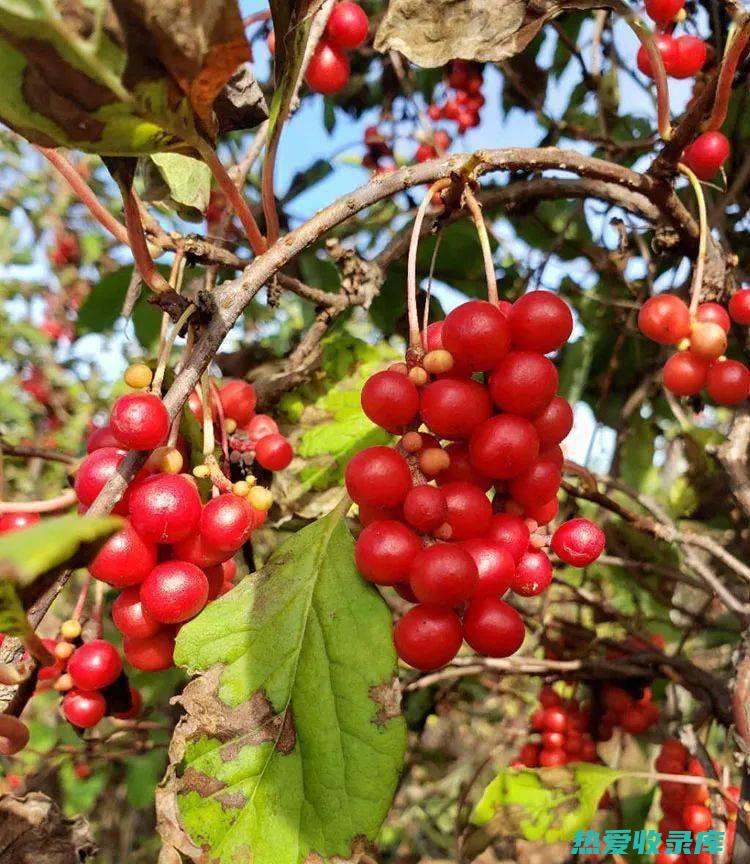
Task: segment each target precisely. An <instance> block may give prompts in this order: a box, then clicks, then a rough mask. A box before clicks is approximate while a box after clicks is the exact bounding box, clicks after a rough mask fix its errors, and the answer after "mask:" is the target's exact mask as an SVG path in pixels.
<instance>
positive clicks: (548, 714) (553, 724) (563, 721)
mask: <svg viewBox="0 0 750 864" xmlns="http://www.w3.org/2000/svg"><path fill="white" fill-rule="evenodd" d="M542 728H543V729H545V730H547V731H548V732H564V731H565V730H566V729H567V728H568V715H567V713H566V711H565V709H564V708H561V707H560V706H557V705H553V706H552V707H550V708H545V709H544V714H543V715H542Z"/></svg>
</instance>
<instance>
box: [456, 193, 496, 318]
mask: <svg viewBox="0 0 750 864" xmlns="http://www.w3.org/2000/svg"><path fill="white" fill-rule="evenodd" d="M464 199H465V201H466V206H467V207H468V208H469V212H470V213H471V218H472V219H473V220H474V225H475V226H476V229H477V234H478V235H479V245H480V246H481V247H482V258H483V259H484V276H485V279H486V280H487V299H488V300H489V301H490V303H492V305H493V306H497V304H498V303H499V302H500V298H499V296H498V293H497V277H496V276H495V263H494V261H493V260H492V248H491V247H490V236H489V234H488V233H487V226H486V225H485V224H484V217H483V216H482V208H481V207H480V206H479V202H478V201H477V199H476V196H475V195H474V193H473V192H472V191H471V189H470V188H469V187H468V186H467V187H466V188H465V189H464Z"/></svg>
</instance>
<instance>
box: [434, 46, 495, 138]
mask: <svg viewBox="0 0 750 864" xmlns="http://www.w3.org/2000/svg"><path fill="white" fill-rule="evenodd" d="M482 84H483V69H482V66H481V65H480V64H479V63H472V62H469V61H468V60H453V61H452V62H451V65H450V69H449V70H448V77H447V79H446V87H447V89H448V91H449V93H448V96H447V98H446V100H445V101H444V102H443V104H442V105H437V104H435V103H433V104H432V105H430V106H429V107H428V109H427V113H428V115H429V117H430V119H431V120H434V121H438V120H451V121H452V122H454V123H456V124H457V125H458V131H459V132H465V131H466V130H467V129H473V128H474V127H475V126H479V122H480V120H479V113H480V111H481V110H482V106H483V105H484V96H483V95H482ZM450 91H453V92H450Z"/></svg>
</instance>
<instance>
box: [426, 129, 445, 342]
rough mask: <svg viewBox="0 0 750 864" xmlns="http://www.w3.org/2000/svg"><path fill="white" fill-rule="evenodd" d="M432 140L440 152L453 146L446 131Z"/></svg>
mask: <svg viewBox="0 0 750 864" xmlns="http://www.w3.org/2000/svg"><path fill="white" fill-rule="evenodd" d="M432 140H433V141H434V142H435V146H436V147H437V149H438V150H447V149H448V148H449V147H450V146H451V136H450V135H449V134H448V133H447V132H446V131H445V129H437V130H436V131H435V134H434V135H433V136H432ZM440 323H442V322H440ZM428 329H429V328H428ZM436 347H440V346H436ZM430 350H432V348H430Z"/></svg>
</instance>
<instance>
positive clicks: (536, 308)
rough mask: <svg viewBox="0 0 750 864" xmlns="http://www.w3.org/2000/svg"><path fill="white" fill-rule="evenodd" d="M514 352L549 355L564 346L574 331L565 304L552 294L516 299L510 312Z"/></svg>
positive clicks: (534, 294)
mask: <svg viewBox="0 0 750 864" xmlns="http://www.w3.org/2000/svg"><path fill="white" fill-rule="evenodd" d="M509 323H510V329H511V336H512V339H513V347H514V348H522V349H523V350H525V351H538V352H539V353H541V354H549V353H550V351H556V350H557V349H558V348H560V347H561V346H562V345H564V344H565V343H566V342H567V341H568V339H569V338H570V334H571V333H572V331H573V315H572V314H571V311H570V308H569V306H568V304H567V303H566V302H565V301H564V300H561V299H560V298H559V297H558V296H557V294H553V293H552V292H551V291H531V292H529V293H528V294H524V295H523V296H522V297H519V298H518V300H516V302H515V303H514V304H513V306H512V307H511V310H510V315H509Z"/></svg>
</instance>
